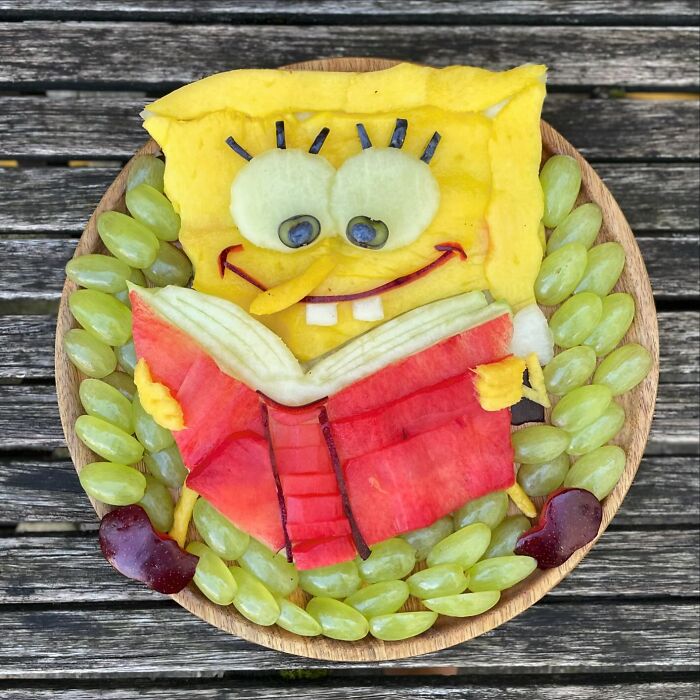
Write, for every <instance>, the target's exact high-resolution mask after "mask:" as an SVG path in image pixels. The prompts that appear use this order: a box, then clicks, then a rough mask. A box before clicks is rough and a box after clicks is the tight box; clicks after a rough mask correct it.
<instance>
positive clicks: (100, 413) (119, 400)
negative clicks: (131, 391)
mask: <svg viewBox="0 0 700 700" xmlns="http://www.w3.org/2000/svg"><path fill="white" fill-rule="evenodd" d="M79 394H80V403H82V404H83V408H84V409H85V412H86V413H87V414H88V415H90V416H97V418H102V419H103V420H106V421H108V422H109V423H112V425H116V426H117V428H121V429H122V430H123V431H124V432H126V433H129V434H131V433H133V432H134V420H133V413H132V410H131V403H130V402H129V400H128V399H127V398H125V397H124V396H122V394H121V393H120V392H119V390H118V389H115V388H114V387H113V386H110V385H109V384H107V383H106V382H103V381H100V380H99V379H84V380H83V381H82V382H81V383H80V389H79Z"/></svg>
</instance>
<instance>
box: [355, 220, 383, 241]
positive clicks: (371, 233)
mask: <svg viewBox="0 0 700 700" xmlns="http://www.w3.org/2000/svg"><path fill="white" fill-rule="evenodd" d="M350 233H351V234H352V237H353V238H354V239H355V240H356V241H357V242H358V243H371V242H372V241H373V240H374V239H375V238H376V236H377V231H376V230H375V228H374V226H372V225H370V224H362V223H357V224H353V225H352V227H351V229H350Z"/></svg>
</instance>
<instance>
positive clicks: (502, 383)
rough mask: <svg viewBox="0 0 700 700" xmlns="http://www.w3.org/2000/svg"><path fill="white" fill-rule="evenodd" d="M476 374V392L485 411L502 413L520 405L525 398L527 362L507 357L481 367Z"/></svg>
mask: <svg viewBox="0 0 700 700" xmlns="http://www.w3.org/2000/svg"><path fill="white" fill-rule="evenodd" d="M474 371H475V372H476V382H475V386H476V391H477V394H478V396H479V403H480V404H481V407H482V408H483V409H484V410H485V411H500V410H501V409H502V408H508V406H512V405H513V404H516V403H518V401H520V399H521V398H522V396H523V372H524V371H525V360H523V359H522V358H520V357H514V356H511V357H506V358H505V359H503V360H500V361H499V362H491V363H490V364H487V365H479V366H478V367H476V369H475V370H474Z"/></svg>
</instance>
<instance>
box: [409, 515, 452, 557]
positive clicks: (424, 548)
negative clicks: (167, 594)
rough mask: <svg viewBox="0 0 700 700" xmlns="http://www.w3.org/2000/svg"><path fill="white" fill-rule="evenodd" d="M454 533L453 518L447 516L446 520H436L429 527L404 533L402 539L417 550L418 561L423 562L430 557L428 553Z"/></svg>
mask: <svg viewBox="0 0 700 700" xmlns="http://www.w3.org/2000/svg"><path fill="white" fill-rule="evenodd" d="M452 532H454V522H453V521H452V516H450V515H446V516H445V517H444V518H440V519H439V520H436V521H435V522H434V523H433V524H432V525H428V527H422V528H420V529H419V530H412V531H411V532H404V534H403V535H401V537H402V538H403V539H404V540H406V542H408V544H410V545H411V547H413V549H415V550H416V559H417V560H418V561H423V560H424V559H425V558H426V557H427V556H428V552H430V550H431V549H432V548H433V547H434V546H435V545H436V544H437V543H438V542H439V541H440V540H442V539H444V538H445V537H447V535H449V534H451V533H452Z"/></svg>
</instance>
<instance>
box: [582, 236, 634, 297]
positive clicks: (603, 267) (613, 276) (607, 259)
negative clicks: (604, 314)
mask: <svg viewBox="0 0 700 700" xmlns="http://www.w3.org/2000/svg"><path fill="white" fill-rule="evenodd" d="M624 266H625V249H624V248H623V247H622V246H621V245H620V244H619V243H615V242H612V241H610V242H608V243H601V244H600V245H597V246H595V247H594V248H591V249H590V250H589V251H588V264H587V265H586V271H585V272H584V273H583V277H582V278H581V281H580V282H579V283H578V286H577V287H576V292H593V294H597V295H598V296H601V297H604V296H605V295H606V294H609V293H610V290H611V289H612V288H613V287H614V286H615V285H616V284H617V280H618V279H619V278H620V274H622V268H623V267H624Z"/></svg>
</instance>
